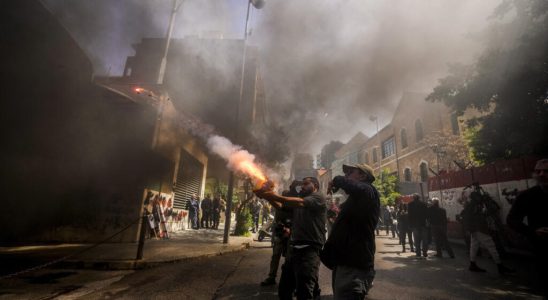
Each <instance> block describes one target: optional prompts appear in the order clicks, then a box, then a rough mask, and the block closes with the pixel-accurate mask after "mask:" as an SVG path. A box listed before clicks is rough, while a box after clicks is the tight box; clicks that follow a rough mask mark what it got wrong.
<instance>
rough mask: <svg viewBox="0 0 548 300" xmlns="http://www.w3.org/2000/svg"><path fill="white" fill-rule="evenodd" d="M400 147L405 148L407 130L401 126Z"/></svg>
mask: <svg viewBox="0 0 548 300" xmlns="http://www.w3.org/2000/svg"><path fill="white" fill-rule="evenodd" d="M400 140H401V147H402V148H407V130H406V129H405V128H402V129H401V131H400Z"/></svg>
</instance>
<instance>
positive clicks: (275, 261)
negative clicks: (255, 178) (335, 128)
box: [261, 180, 300, 297]
mask: <svg viewBox="0 0 548 300" xmlns="http://www.w3.org/2000/svg"><path fill="white" fill-rule="evenodd" d="M299 184H300V181H297V180H294V181H293V182H292V183H291V185H290V186H289V190H286V191H283V192H282V196H285V197H297V196H298V195H299V193H298V192H297V190H296V187H297V186H298V185H299ZM272 207H273V208H274V209H275V215H274V225H273V228H274V229H273V232H272V257H271V258H270V271H269V272H268V277H267V278H266V279H265V280H263V281H262V282H261V285H262V286H267V285H274V284H276V274H277V273H278V266H279V264H280V259H281V257H282V256H284V257H286V254H287V247H288V246H289V236H290V234H291V219H292V218H293V210H292V209H291V208H288V207H283V206H278V207H276V206H272ZM286 263H287V264H286ZM290 269H291V267H290V266H289V262H288V261H287V260H286V261H285V262H284V265H282V275H281V277H280V287H281V288H282V289H283V290H282V291H280V292H278V294H280V295H283V294H284V293H286V294H287V295H289V297H291V295H292V294H293V291H294V290H295V283H294V282H295V277H294V276H292V274H291V273H292V271H290ZM284 270H286V271H285V272H284Z"/></svg>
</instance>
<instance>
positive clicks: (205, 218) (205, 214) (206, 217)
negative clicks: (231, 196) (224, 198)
mask: <svg viewBox="0 0 548 300" xmlns="http://www.w3.org/2000/svg"><path fill="white" fill-rule="evenodd" d="M201 225H202V228H209V226H210V225H211V213H210V212H209V211H202V220H201Z"/></svg>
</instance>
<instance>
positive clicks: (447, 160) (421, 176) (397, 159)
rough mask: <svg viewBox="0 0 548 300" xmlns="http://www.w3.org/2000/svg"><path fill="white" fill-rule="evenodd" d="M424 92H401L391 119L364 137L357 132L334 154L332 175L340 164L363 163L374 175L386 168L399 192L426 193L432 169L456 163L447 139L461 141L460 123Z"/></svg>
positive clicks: (441, 168)
mask: <svg viewBox="0 0 548 300" xmlns="http://www.w3.org/2000/svg"><path fill="white" fill-rule="evenodd" d="M426 96H427V94H425V93H410V92H406V93H404V94H403V96H402V98H401V100H400V102H399V104H398V107H397V108H396V111H395V112H394V115H393V117H392V120H391V121H390V123H389V124H388V125H386V126H385V127H383V128H382V129H380V130H379V132H378V134H375V135H373V136H372V137H370V138H367V137H366V136H365V135H363V134H361V133H358V134H357V135H356V136H354V137H353V138H352V139H351V140H350V141H349V142H348V143H347V144H346V145H345V146H344V147H342V148H341V149H340V150H339V151H337V153H336V157H337V160H336V161H335V162H334V163H333V165H332V172H333V176H336V175H340V174H342V169H341V166H342V164H343V163H366V164H368V165H370V166H371V167H372V168H373V169H374V171H375V173H376V174H379V173H380V170H381V169H382V170H387V171H388V172H389V173H392V174H395V175H397V176H398V177H399V180H400V187H399V189H400V193H402V194H411V193H419V194H422V195H424V196H426V195H428V187H427V181H428V178H429V177H431V176H434V173H433V172H432V171H434V172H436V173H437V172H438V171H441V172H443V171H444V170H446V171H447V170H449V169H455V168H457V166H456V165H455V164H454V162H453V160H455V159H458V158H457V157H454V156H452V154H451V153H448V152H450V151H449V150H450V149H448V148H449V147H450V146H451V145H449V144H447V141H448V140H457V141H459V140H460V141H462V138H461V128H460V127H461V123H462V122H459V120H458V118H457V117H456V115H454V114H452V113H451V112H450V111H449V109H448V108H447V107H446V106H445V105H443V104H442V103H432V102H428V101H426V100H425V99H426Z"/></svg>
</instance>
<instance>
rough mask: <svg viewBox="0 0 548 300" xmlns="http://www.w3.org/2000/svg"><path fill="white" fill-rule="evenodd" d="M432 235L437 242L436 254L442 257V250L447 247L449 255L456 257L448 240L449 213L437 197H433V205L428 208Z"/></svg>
mask: <svg viewBox="0 0 548 300" xmlns="http://www.w3.org/2000/svg"><path fill="white" fill-rule="evenodd" d="M428 213H429V217H428V219H429V220H430V226H431V228H432V236H433V238H434V241H435V242H436V256H437V257H442V256H443V254H442V250H443V249H445V251H447V253H448V254H449V257H451V258H455V253H454V252H453V249H452V248H451V245H450V244H449V241H448V240H447V213H446V211H445V209H443V208H441V207H440V201H439V200H438V199H437V198H434V199H432V206H431V207H430V208H429V210H428Z"/></svg>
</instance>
